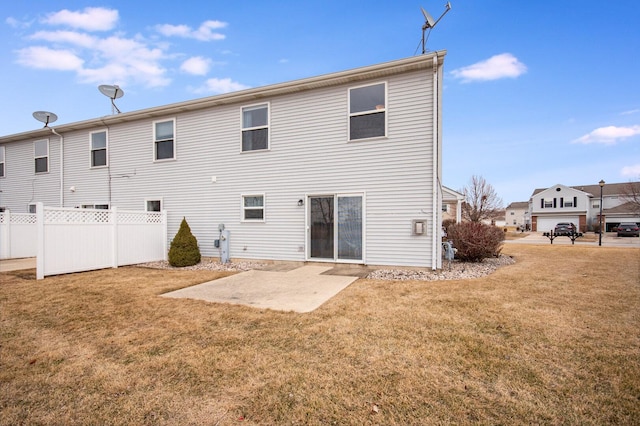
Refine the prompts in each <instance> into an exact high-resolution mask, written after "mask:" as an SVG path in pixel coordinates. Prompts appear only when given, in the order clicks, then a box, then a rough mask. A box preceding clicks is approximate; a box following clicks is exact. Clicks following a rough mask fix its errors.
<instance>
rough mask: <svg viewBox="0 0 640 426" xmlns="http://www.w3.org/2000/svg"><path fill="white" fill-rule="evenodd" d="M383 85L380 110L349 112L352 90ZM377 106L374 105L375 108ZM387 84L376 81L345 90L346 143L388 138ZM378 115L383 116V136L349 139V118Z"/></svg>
mask: <svg viewBox="0 0 640 426" xmlns="http://www.w3.org/2000/svg"><path fill="white" fill-rule="evenodd" d="M380 84H382V85H384V105H382V104H380V105H382V108H376V109H372V110H367V111H358V112H354V113H352V112H351V91H352V90H354V89H361V88H363V87H370V86H378V85H380ZM377 106H378V105H376V107H377ZM388 112H389V84H388V82H387V81H386V80H384V81H377V82H374V83H367V84H361V85H359V86H353V87H349V88H348V89H347V141H348V142H359V141H370V140H375V139H386V138H388V137H389V114H388ZM379 113H383V114H384V135H380V136H371V137H368V138H358V139H351V118H352V117H357V116H361V115H369V114H379Z"/></svg>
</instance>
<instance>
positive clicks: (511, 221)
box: [504, 201, 531, 230]
mask: <svg viewBox="0 0 640 426" xmlns="http://www.w3.org/2000/svg"><path fill="white" fill-rule="evenodd" d="M504 221H505V224H506V225H507V226H515V227H518V228H520V229H523V230H524V229H529V228H530V227H531V222H530V221H531V218H530V215H529V203H528V202H527V201H515V202H513V203H511V204H509V205H508V206H507V208H506V210H505V213H504Z"/></svg>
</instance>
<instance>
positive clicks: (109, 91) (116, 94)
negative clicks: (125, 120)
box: [98, 84, 124, 114]
mask: <svg viewBox="0 0 640 426" xmlns="http://www.w3.org/2000/svg"><path fill="white" fill-rule="evenodd" d="M98 90H99V91H100V93H102V94H103V95H105V96H106V97H107V98H109V99H111V114H115V112H116V111H118V114H120V110H119V109H118V107H117V106H116V104H115V102H113V101H114V100H116V99H118V98H121V97H123V96H124V90H122V89H121V88H120V86H118V85H116V84H113V85H112V84H101V85H100V86H98Z"/></svg>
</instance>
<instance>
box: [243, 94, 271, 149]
mask: <svg viewBox="0 0 640 426" xmlns="http://www.w3.org/2000/svg"><path fill="white" fill-rule="evenodd" d="M260 106H264V107H266V108H267V124H266V125H264V126H253V127H244V110H245V109H246V108H251V109H258V108H257V107H260ZM260 129H267V147H266V148H262V149H250V150H247V151H245V150H244V149H243V146H242V136H243V135H244V132H245V131H250V130H260ZM270 150H271V102H259V103H256V104H250V105H242V106H241V107H240V153H242V154H246V153H249V152H264V151H270Z"/></svg>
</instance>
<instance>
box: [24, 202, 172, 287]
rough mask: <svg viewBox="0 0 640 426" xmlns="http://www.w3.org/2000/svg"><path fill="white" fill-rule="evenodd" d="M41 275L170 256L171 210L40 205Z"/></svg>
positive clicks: (115, 265) (116, 265) (127, 263)
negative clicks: (168, 232)
mask: <svg viewBox="0 0 640 426" xmlns="http://www.w3.org/2000/svg"><path fill="white" fill-rule="evenodd" d="M36 211H37V213H36V215H37V218H38V220H37V227H38V234H37V237H38V238H37V239H38V259H37V278H38V279H42V278H44V277H45V276H47V275H56V274H65V273H71V272H80V271H89V270H94V269H102V268H117V267H118V266H122V265H131V264H136V263H143V262H151V261H157V260H166V257H167V249H166V248H167V215H166V212H159V213H158V212H133V211H121V210H118V209H116V208H114V209H112V210H93V209H72V208H57V207H44V206H43V205H42V204H38V206H37V208H36Z"/></svg>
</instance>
